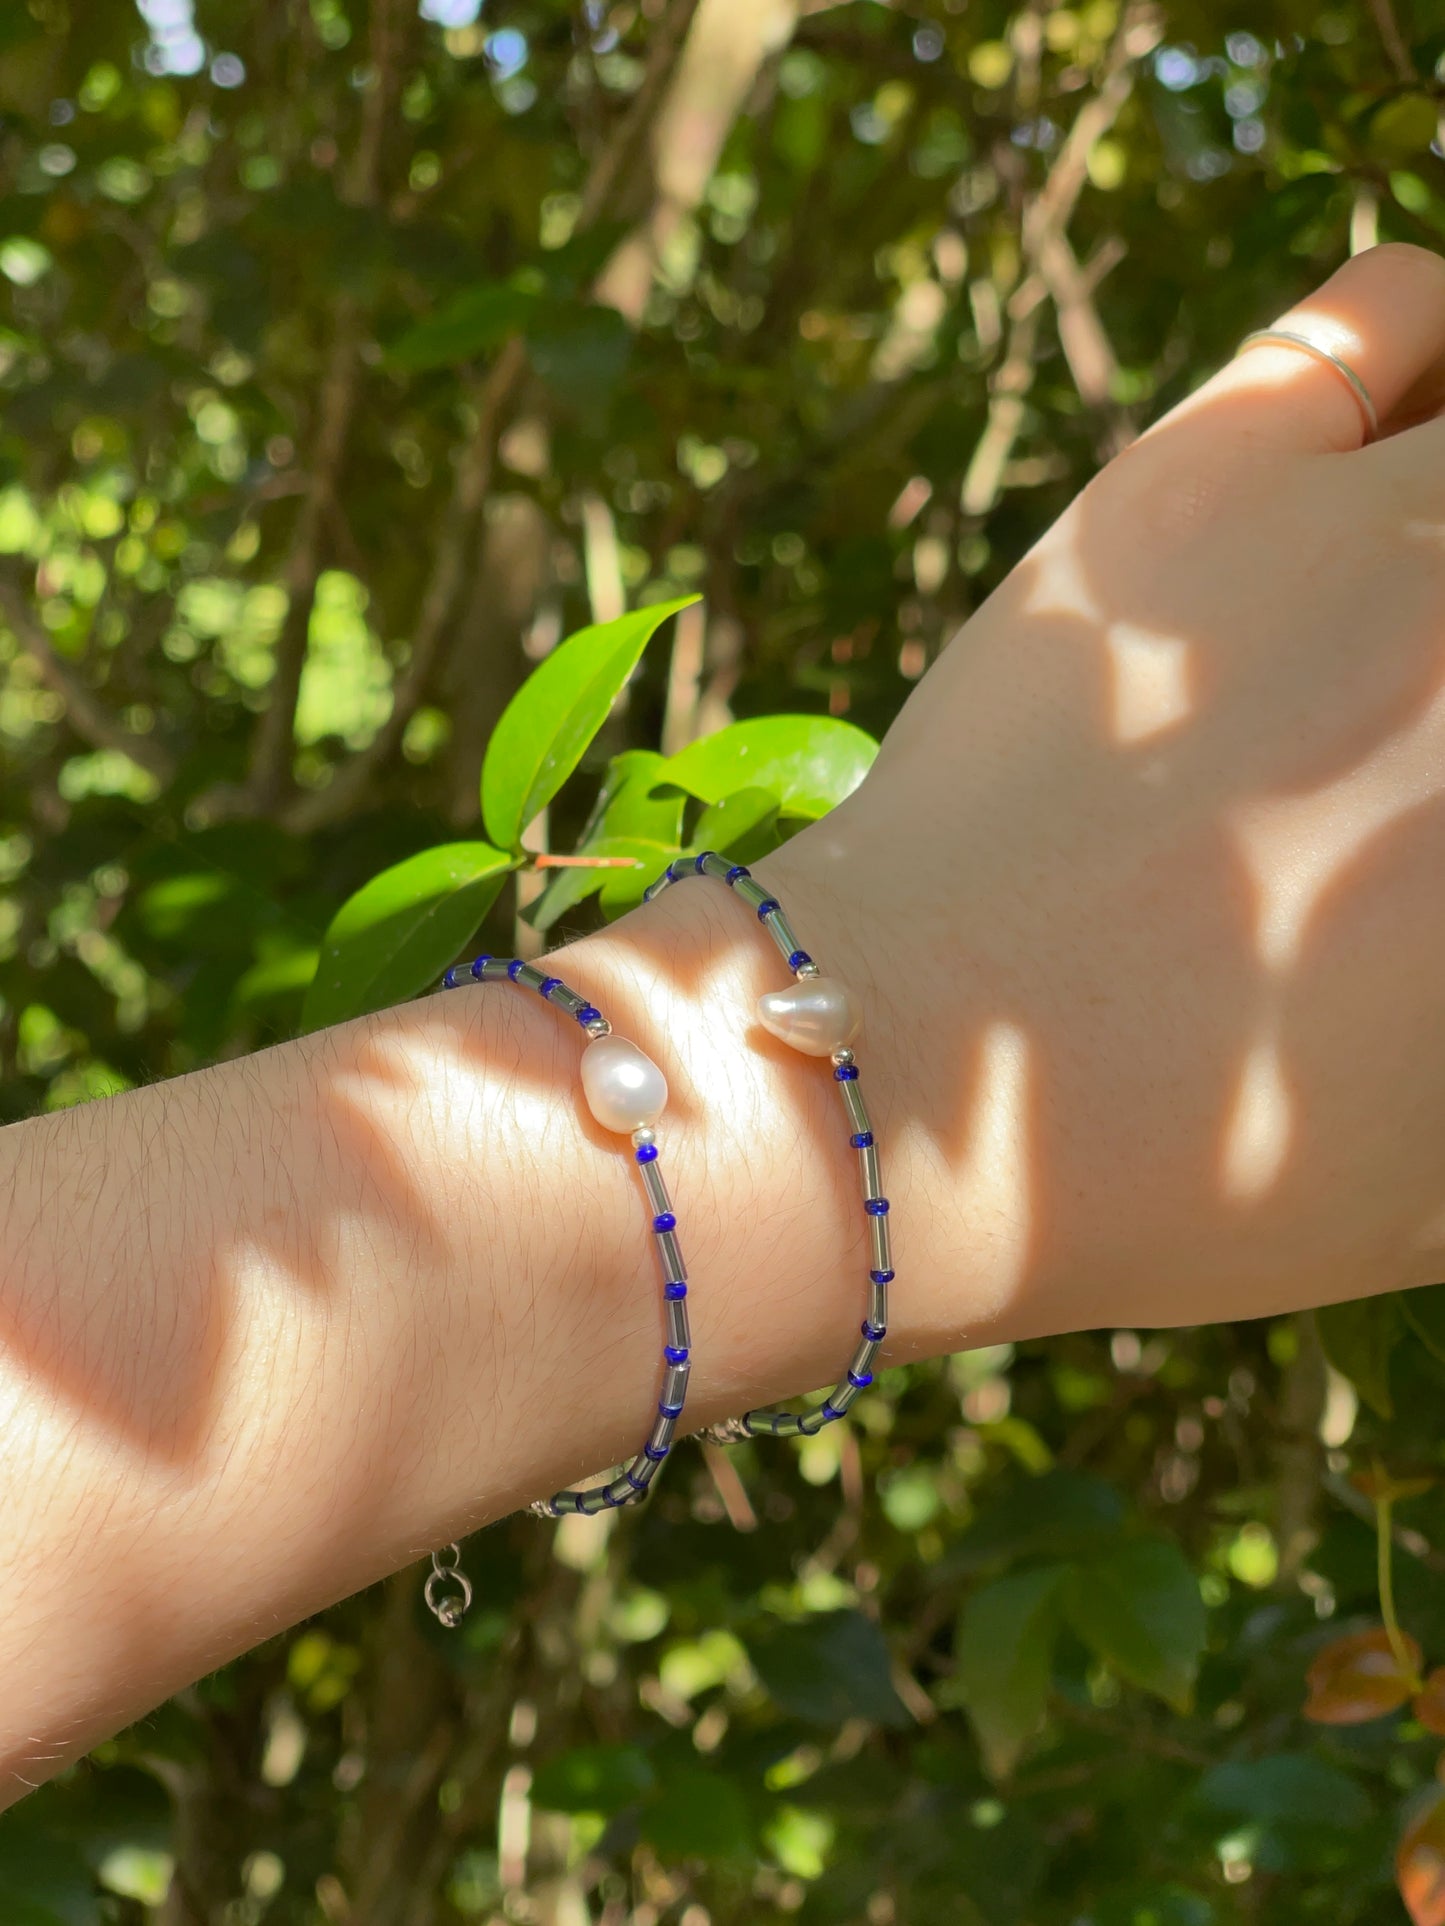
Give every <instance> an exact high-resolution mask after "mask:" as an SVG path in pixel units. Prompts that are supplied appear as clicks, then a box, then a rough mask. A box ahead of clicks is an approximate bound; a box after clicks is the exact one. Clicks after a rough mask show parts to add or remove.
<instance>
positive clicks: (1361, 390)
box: [1235, 328, 1380, 441]
mask: <svg viewBox="0 0 1445 1926" xmlns="http://www.w3.org/2000/svg"><path fill="white" fill-rule="evenodd" d="M1269 341H1273V342H1275V343H1276V344H1277V345H1279V346H1282V347H1287V348H1300V349H1302V350H1303V352H1304V353H1305V354H1310V355H1313V356H1314V358H1315V360H1316V361H1323V362H1324V364H1325V366H1326V367H1327V368H1333V369H1334V371H1335V373H1336V374H1338V375H1343V376H1344V378H1345V380H1346V381H1347V382H1348V384H1349V389H1350V393H1351V394H1352V395H1353V396H1354V397H1355V400H1356V401H1357V402H1359V404H1360V413H1361V414H1362V415H1363V416H1364V417H1365V429H1366V436H1365V439H1366V440H1367V441H1373V440H1374V439H1375V437H1376V435H1378V434H1379V432H1380V417H1379V415H1378V413H1377V412H1376V409H1375V403H1374V400H1373V398H1372V396H1371V394H1370V391H1369V389H1368V388H1367V387H1366V386H1365V384H1364V382H1363V381H1361V379H1360V377H1359V376H1358V375H1357V374H1356V373H1355V371H1354V369H1353V368H1352V367H1351V366H1350V364H1349V362H1348V361H1346V360H1344V359H1343V358H1342V357H1341V356H1340V355H1337V354H1331V352H1330V350H1329V349H1328V348H1322V347H1321V346H1320V344H1319V342H1318V341H1311V340H1310V338H1309V336H1308V335H1307V334H1297V333H1296V332H1295V330H1294V329H1293V328H1260V329H1258V330H1257V331H1256V332H1255V333H1254V334H1247V335H1246V336H1245V337H1244V339H1243V341H1241V342H1240V344H1239V346H1238V348H1236V350H1235V356H1236V358H1238V356H1239V355H1242V354H1243V353H1244V351H1245V349H1246V348H1253V347H1257V346H1258V345H1259V344H1260V343H1261V342H1269Z"/></svg>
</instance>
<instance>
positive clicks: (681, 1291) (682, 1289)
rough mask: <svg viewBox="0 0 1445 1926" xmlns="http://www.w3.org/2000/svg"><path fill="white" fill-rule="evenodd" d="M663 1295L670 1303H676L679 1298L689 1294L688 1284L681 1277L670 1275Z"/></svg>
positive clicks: (663, 1288)
mask: <svg viewBox="0 0 1445 1926" xmlns="http://www.w3.org/2000/svg"><path fill="white" fill-rule="evenodd" d="M662 1295H663V1296H664V1297H665V1298H666V1299H667V1300H668V1302H669V1303H676V1301H677V1299H678V1298H680V1297H686V1296H687V1286H686V1284H684V1283H683V1281H682V1279H681V1278H680V1277H670V1278H669V1279H668V1280H667V1282H666V1283H665V1284H664V1285H663V1287H662Z"/></svg>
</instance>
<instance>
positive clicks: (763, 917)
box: [758, 896, 782, 923]
mask: <svg viewBox="0 0 1445 1926" xmlns="http://www.w3.org/2000/svg"><path fill="white" fill-rule="evenodd" d="M781 908H782V904H781V903H780V902H779V901H778V899H777V897H776V896H765V897H764V898H763V900H762V902H761V903H759V904H758V921H759V922H760V923H766V922H767V920H768V918H769V917H770V916H771V915H772V913H773V911H774V910H776V909H781Z"/></svg>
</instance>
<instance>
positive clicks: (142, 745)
mask: <svg viewBox="0 0 1445 1926" xmlns="http://www.w3.org/2000/svg"><path fill="white" fill-rule="evenodd" d="M0 615H3V616H4V618H5V621H6V623H7V624H8V626H9V628H10V631H11V633H12V634H13V635H14V637H15V640H16V641H17V642H18V643H19V644H20V647H21V648H22V649H23V650H24V651H25V653H26V655H28V656H29V658H30V660H31V661H32V662H33V663H34V664H35V667H36V669H37V670H38V672H39V675H40V679H41V681H42V682H43V683H44V684H45V686H46V688H47V689H50V690H51V691H52V692H53V693H54V694H56V695H58V696H59V697H60V699H61V701H62V702H63V703H64V704H65V713H66V718H67V720H68V721H69V723H70V726H71V728H72V729H74V731H75V733H76V734H77V735H78V736H82V737H84V739H85V740H86V741H87V742H88V743H90V744H91V746H92V747H93V748H96V749H118V750H120V752H121V753H122V755H126V756H129V757H130V759H131V761H132V762H134V763H137V764H139V766H140V767H141V768H142V769H144V770H145V771H146V772H147V774H148V775H151V776H154V777H155V779H156V781H157V782H159V783H162V784H164V783H168V782H169V781H170V780H171V778H172V776H173V775H174V774H175V765H174V763H173V762H172V760H171V757H170V755H169V754H168V753H167V751H166V750H165V748H164V747H163V746H162V745H161V744H160V743H159V742H157V741H156V740H155V739H154V737H152V736H143V735H138V734H137V733H136V731H135V730H134V729H127V728H126V726H125V724H124V723H123V722H122V721H121V720H120V718H119V716H116V715H113V714H112V713H111V711H110V710H109V709H107V708H106V706H105V704H104V703H103V702H101V700H100V699H99V697H98V696H97V695H96V694H95V692H94V691H93V690H92V689H91V688H90V687H89V686H88V684H87V683H86V682H85V681H84V680H83V678H82V677H81V676H80V675H79V674H78V673H77V671H76V669H75V668H74V667H73V666H72V664H70V663H69V662H67V661H66V660H65V658H64V656H62V655H60V654H58V653H57V652H56V649H55V647H54V645H53V644H52V643H51V640H50V638H49V636H48V635H47V634H46V633H45V630H44V629H43V628H42V627H41V625H40V623H39V622H38V621H37V619H36V617H35V614H34V612H33V611H32V609H31V607H30V603H29V599H28V597H27V596H26V595H25V593H24V592H23V590H21V589H20V588H19V587H18V586H17V585H16V584H15V583H14V582H12V581H10V580H8V579H7V578H6V577H4V576H0Z"/></svg>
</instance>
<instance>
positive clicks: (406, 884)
mask: <svg viewBox="0 0 1445 1926" xmlns="http://www.w3.org/2000/svg"><path fill="white" fill-rule="evenodd" d="M514 867H515V864H514V863H513V860H512V858H511V857H509V856H506V855H504V854H503V853H502V851H501V850H499V849H493V848H492V847H491V845H490V844H488V843H443V844H441V845H440V846H439V847H438V848H436V849H428V850H423V852H422V853H421V854H420V855H419V856H411V857H409V858H408V859H407V860H406V862H404V863H397V864H396V865H395V866H394V867H393V868H391V869H385V870H383V871H382V873H381V874H380V876H374V877H373V878H372V879H371V881H370V882H369V883H368V884H367V885H366V886H365V888H363V889H360V890H358V891H357V893H356V894H355V896H353V897H352V898H351V899H350V901H349V902H347V903H344V904H343V905H342V906H341V908H340V909H339V910H338V911H337V913H336V916H335V917H334V919H333V920H332V923H331V927H330V928H329V929H328V930H327V932H326V936H325V938H324V940H323V942H322V945H321V960H320V962H319V963H318V964H317V967H316V976H315V978H314V980H313V981H312V984H311V988H310V989H309V990H308V991H307V993H306V1002H305V1004H304V1006H303V1008H302V1013H301V1021H302V1027H303V1028H304V1029H307V1030H315V1029H319V1028H320V1027H321V1025H322V1024H326V1023H343V1022H345V1021H347V1019H349V1018H351V1017H356V1016H363V1015H365V1013H366V1012H367V1011H368V1010H379V1009H383V1008H384V1007H385V1006H387V1005H388V1004H392V1003H400V1002H402V1001H403V1000H404V999H405V998H406V997H409V996H414V995H415V994H416V993H417V991H418V990H424V989H426V988H427V986H428V985H429V984H431V983H434V982H435V981H436V979H437V977H438V976H440V974H441V972H442V971H443V970H444V969H445V968H446V967H447V965H448V964H449V963H450V962H451V961H452V959H453V958H454V957H455V956H456V954H457V952H458V950H460V949H461V948H462V947H463V945H464V944H465V943H467V942H468V941H469V939H470V938H471V937H472V935H473V934H474V933H475V931H476V929H477V926H478V925H479V924H480V922H481V920H482V918H483V917H484V916H485V915H486V913H487V911H488V910H489V909H490V908H491V906H492V904H493V903H494V902H495V901H496V899H497V894H498V892H499V891H500V889H501V887H502V884H503V882H504V881H505V880H506V877H507V873H508V871H509V870H511V869H512V868H514Z"/></svg>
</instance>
